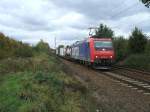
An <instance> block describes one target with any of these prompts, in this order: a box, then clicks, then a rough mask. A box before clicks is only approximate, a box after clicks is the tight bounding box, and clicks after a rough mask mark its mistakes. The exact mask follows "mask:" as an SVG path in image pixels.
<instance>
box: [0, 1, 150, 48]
mask: <svg viewBox="0 0 150 112" xmlns="http://www.w3.org/2000/svg"><path fill="white" fill-rule="evenodd" d="M149 11H150V9H148V8H146V7H145V6H144V5H143V4H142V3H140V2H139V1H138V0H115V1H113V2H112V0H105V1H104V0H86V1H84V0H74V1H72V0H53V1H52V0H11V1H10V0H1V1H0V32H4V33H5V34H6V35H8V36H11V37H12V38H15V39H17V40H22V41H24V42H28V43H30V44H35V43H37V42H38V41H39V40H40V39H43V40H45V41H47V42H48V43H49V44H50V46H51V47H54V38H55V37H56V38H57V42H58V43H61V44H62V43H64V44H68V43H70V44H71V43H72V42H74V41H76V40H82V39H84V38H85V37H87V36H88V30H87V29H88V27H91V26H98V25H99V24H100V23H104V24H106V25H108V26H109V27H111V28H112V29H113V30H114V31H115V34H116V35H124V36H126V37H127V36H128V35H129V34H130V32H131V30H132V29H133V28H134V27H135V26H137V27H139V28H141V29H142V30H143V32H144V33H147V34H150V30H149V29H150V26H149V24H150V21H149V20H150V13H149Z"/></svg>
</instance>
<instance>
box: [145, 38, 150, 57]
mask: <svg viewBox="0 0 150 112" xmlns="http://www.w3.org/2000/svg"><path fill="white" fill-rule="evenodd" d="M145 53H146V54H148V55H149V56H150V40H148V42H147V45H146V49H145Z"/></svg>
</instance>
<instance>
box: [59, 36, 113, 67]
mask: <svg viewBox="0 0 150 112" xmlns="http://www.w3.org/2000/svg"><path fill="white" fill-rule="evenodd" d="M56 54H57V55H59V56H61V57H64V58H67V59H70V60H73V61H77V62H79V63H82V64H85V65H88V66H91V67H93V68H95V69H109V68H110V67H111V65H112V64H113V62H114V60H115V51H114V48H113V45H112V39H111V38H98V37H94V36H91V37H89V38H87V39H85V40H83V41H77V42H75V43H74V44H72V45H70V46H67V47H64V46H61V47H58V48H57V49H56Z"/></svg>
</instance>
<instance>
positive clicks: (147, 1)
mask: <svg viewBox="0 0 150 112" xmlns="http://www.w3.org/2000/svg"><path fill="white" fill-rule="evenodd" d="M140 1H141V2H142V3H143V4H145V6H146V7H148V8H149V7H150V0H140Z"/></svg>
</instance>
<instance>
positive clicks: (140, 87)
mask: <svg viewBox="0 0 150 112" xmlns="http://www.w3.org/2000/svg"><path fill="white" fill-rule="evenodd" d="M100 73H103V74H104V75H106V76H108V77H110V78H112V79H114V80H116V82H118V83H120V84H121V85H123V86H126V87H131V88H132V89H135V90H137V91H138V92H143V93H144V94H148V95H150V73H149V72H144V71H140V70H134V69H129V68H124V67H115V68H113V69H112V71H103V72H100Z"/></svg>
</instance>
